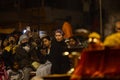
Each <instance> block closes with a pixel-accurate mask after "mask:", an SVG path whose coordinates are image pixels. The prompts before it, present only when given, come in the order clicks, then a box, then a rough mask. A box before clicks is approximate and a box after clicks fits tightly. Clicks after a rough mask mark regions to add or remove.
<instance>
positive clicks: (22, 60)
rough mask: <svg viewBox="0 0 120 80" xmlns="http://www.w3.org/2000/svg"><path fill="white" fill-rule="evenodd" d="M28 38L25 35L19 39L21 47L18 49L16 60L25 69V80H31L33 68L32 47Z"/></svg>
mask: <svg viewBox="0 0 120 80" xmlns="http://www.w3.org/2000/svg"><path fill="white" fill-rule="evenodd" d="M28 40H29V38H28V36H27V35H25V34H23V35H21V36H20V38H19V46H18V47H17V48H16V54H15V60H16V61H18V64H19V65H20V68H21V69H23V73H24V79H23V80H30V71H32V68H31V63H32V60H31V55H30V46H29V44H28Z"/></svg>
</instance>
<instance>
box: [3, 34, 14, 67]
mask: <svg viewBox="0 0 120 80" xmlns="http://www.w3.org/2000/svg"><path fill="white" fill-rule="evenodd" d="M8 43H9V45H8V46H6V47H5V48H4V50H3V53H2V55H3V59H4V62H5V66H6V68H10V66H11V65H12V63H13V61H14V54H15V48H16V40H15V37H14V36H13V35H10V36H9V38H8Z"/></svg>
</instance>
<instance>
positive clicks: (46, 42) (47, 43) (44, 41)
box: [43, 38, 51, 47]
mask: <svg viewBox="0 0 120 80" xmlns="http://www.w3.org/2000/svg"><path fill="white" fill-rule="evenodd" d="M50 44H51V41H50V40H48V39H46V38H44V39H43V45H44V46H46V47H48V46H50Z"/></svg>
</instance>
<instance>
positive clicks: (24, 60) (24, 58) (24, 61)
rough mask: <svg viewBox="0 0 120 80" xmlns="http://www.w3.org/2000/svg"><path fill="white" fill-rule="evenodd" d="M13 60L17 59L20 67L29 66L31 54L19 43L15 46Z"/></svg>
mask: <svg viewBox="0 0 120 80" xmlns="http://www.w3.org/2000/svg"><path fill="white" fill-rule="evenodd" d="M14 57H15V60H16V61H18V63H19V65H20V68H24V67H31V63H32V60H31V55H30V53H29V52H27V51H26V50H25V49H23V47H22V46H21V45H20V46H18V47H17V48H16V54H15V56H14Z"/></svg>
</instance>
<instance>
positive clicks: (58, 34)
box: [55, 32, 63, 42]
mask: <svg viewBox="0 0 120 80" xmlns="http://www.w3.org/2000/svg"><path fill="white" fill-rule="evenodd" d="M55 39H56V40H57V41H58V42H60V41H62V40H63V35H62V34H61V33H59V32H56V33H55Z"/></svg>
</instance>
